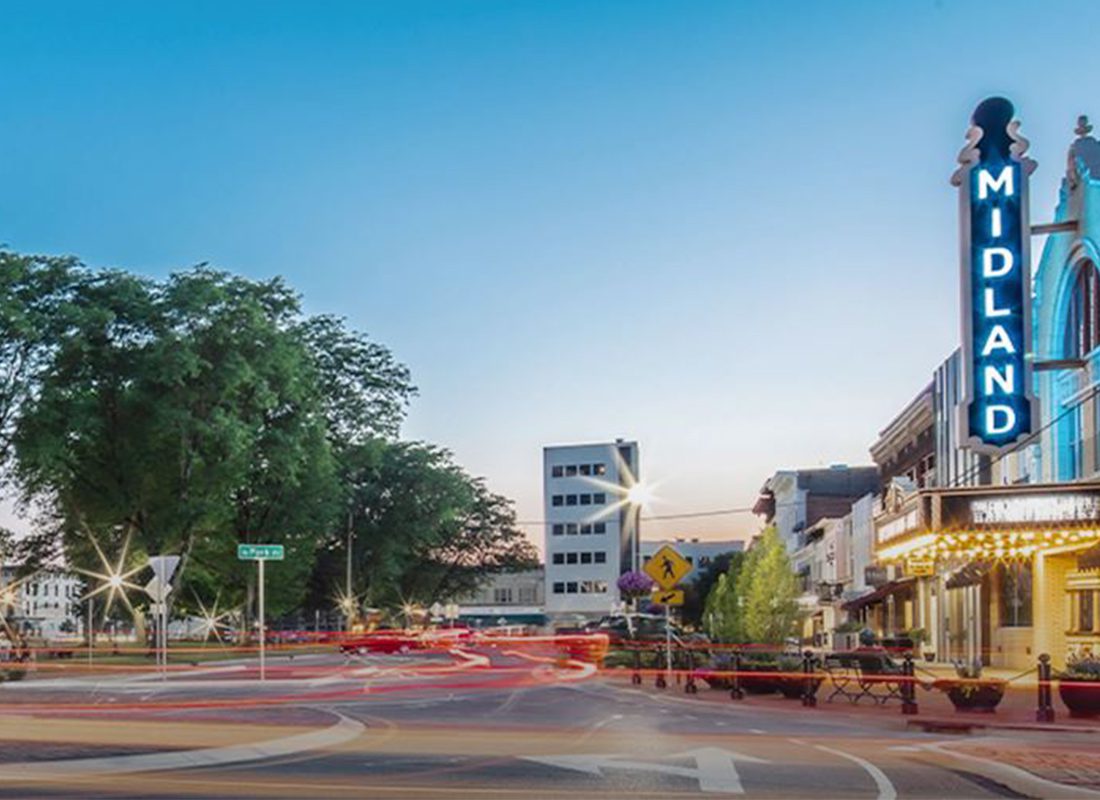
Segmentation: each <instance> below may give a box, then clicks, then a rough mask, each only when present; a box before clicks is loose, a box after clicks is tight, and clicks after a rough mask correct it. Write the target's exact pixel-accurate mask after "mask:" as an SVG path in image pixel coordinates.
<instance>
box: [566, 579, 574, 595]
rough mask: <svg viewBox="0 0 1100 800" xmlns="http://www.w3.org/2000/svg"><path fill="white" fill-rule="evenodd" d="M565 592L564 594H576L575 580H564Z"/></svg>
mask: <svg viewBox="0 0 1100 800" xmlns="http://www.w3.org/2000/svg"><path fill="white" fill-rule="evenodd" d="M565 593H566V594H576V593H577V582H576V581H566V584H565Z"/></svg>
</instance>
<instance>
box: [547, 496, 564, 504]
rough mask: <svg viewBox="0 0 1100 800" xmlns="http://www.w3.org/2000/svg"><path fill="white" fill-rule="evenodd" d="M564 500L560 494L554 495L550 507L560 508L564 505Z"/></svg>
mask: <svg viewBox="0 0 1100 800" xmlns="http://www.w3.org/2000/svg"><path fill="white" fill-rule="evenodd" d="M562 499H563V498H562V496H561V495H560V494H556V495H554V496H553V497H551V498H550V505H552V506H560V505H561V504H562Z"/></svg>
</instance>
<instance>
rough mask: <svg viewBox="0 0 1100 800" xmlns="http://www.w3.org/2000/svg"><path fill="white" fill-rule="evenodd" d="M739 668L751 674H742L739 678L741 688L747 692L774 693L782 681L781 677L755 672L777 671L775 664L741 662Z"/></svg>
mask: <svg viewBox="0 0 1100 800" xmlns="http://www.w3.org/2000/svg"><path fill="white" fill-rule="evenodd" d="M741 669H742V670H744V671H745V672H751V673H754V674H752V675H742V676H741V678H740V683H741V689H742V690H744V691H745V692H747V693H748V694H775V692H776V691H778V689H779V687H780V685H781V684H782V683H783V679H782V678H778V677H776V678H772V677H769V676H768V675H761V674H757V673H768V672H779V667H778V666H777V665H775V664H743V665H742V666H741Z"/></svg>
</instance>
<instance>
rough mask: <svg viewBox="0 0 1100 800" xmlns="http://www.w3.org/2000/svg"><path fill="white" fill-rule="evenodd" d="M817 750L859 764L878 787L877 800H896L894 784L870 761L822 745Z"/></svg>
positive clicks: (896, 794) (896, 791)
mask: <svg viewBox="0 0 1100 800" xmlns="http://www.w3.org/2000/svg"><path fill="white" fill-rule="evenodd" d="M791 741H794V740H793V739H792V740H791ZM814 747H816V748H817V749H818V750H821V751H822V752H824V753H832V754H833V755H834V756H840V757H841V758H846V759H848V760H849V761H851V762H853V763H855V764H859V765H860V766H861V767H863V769H864V770H865V771H866V772H867V774H868V775H870V776H871V779H872V780H873V781H874V782H875V786H877V787H878V800H897V796H898V790H897V789H895V788H894V784H892V783H891V782H890V779H889V778H887V777H886V773H885V772H883V771H882V770H881V769H879V768H878V767H876V766H875V765H874V764H872V763H871V762H870V761H868V760H867V759H865V758H860V757H859V756H854V755H852V754H851V753H845V752H844V751H843V750H834V749H833V748H831V747H826V746H825V745H823V744H816V745H814Z"/></svg>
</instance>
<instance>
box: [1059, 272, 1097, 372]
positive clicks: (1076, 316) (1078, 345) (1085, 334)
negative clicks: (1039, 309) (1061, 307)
mask: <svg viewBox="0 0 1100 800" xmlns="http://www.w3.org/2000/svg"><path fill="white" fill-rule="evenodd" d="M1097 289H1098V287H1097V272H1096V266H1095V265H1094V264H1093V263H1092V262H1090V261H1085V262H1082V263H1081V265H1080V266H1078V268H1077V276H1076V278H1075V280H1074V283H1073V289H1072V290H1071V293H1070V297H1069V307H1068V308H1067V309H1066V328H1065V331H1064V332H1063V334H1064V335H1063V340H1062V349H1063V353H1064V355H1065V357H1066V358H1084V357H1085V356H1087V355H1088V354H1089V353H1091V352H1092V351H1093V350H1094V349H1095V348H1096V346H1097V345H1098V344H1100V302H1098V301H1100V291H1098V290H1097Z"/></svg>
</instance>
